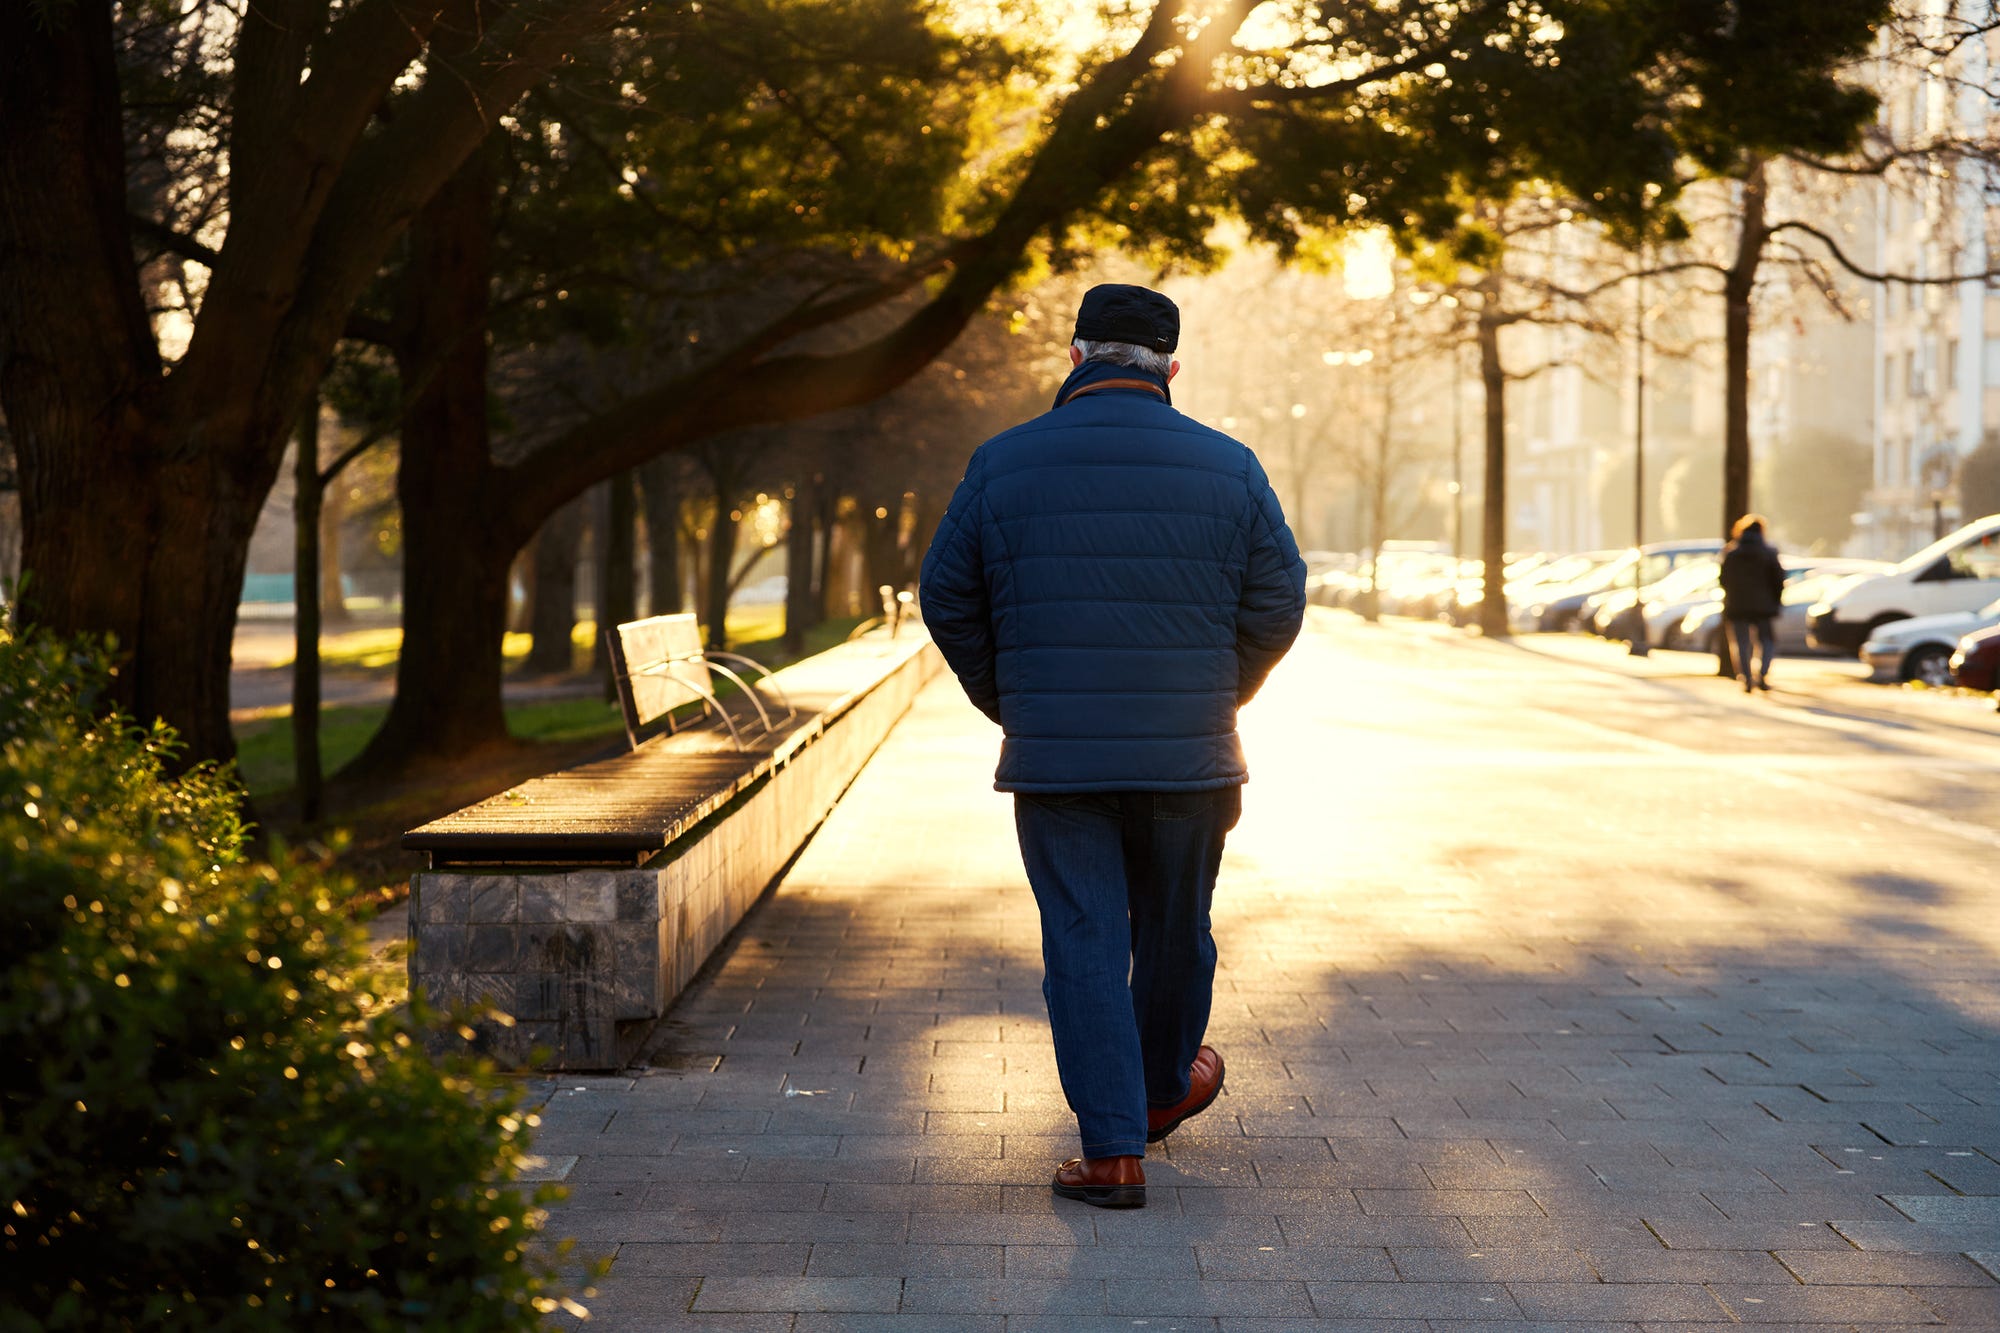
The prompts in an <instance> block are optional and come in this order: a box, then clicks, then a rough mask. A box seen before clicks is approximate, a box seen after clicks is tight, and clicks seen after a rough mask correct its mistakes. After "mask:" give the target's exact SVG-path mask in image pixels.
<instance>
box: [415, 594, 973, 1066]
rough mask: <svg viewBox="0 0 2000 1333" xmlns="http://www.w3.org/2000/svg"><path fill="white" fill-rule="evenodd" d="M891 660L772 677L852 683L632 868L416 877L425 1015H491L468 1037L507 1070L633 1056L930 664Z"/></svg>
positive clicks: (819, 666)
mask: <svg viewBox="0 0 2000 1333" xmlns="http://www.w3.org/2000/svg"><path fill="white" fill-rule="evenodd" d="M918 633H919V634H921V631H918ZM897 649H898V650H897V651H894V652H890V653H887V654H881V653H877V654H876V655H875V657H874V665H873V666H872V667H869V666H865V665H859V664H850V663H844V662H841V661H826V660H820V659H812V660H811V661H810V662H808V663H801V664H799V666H798V667H795V668H792V669H791V670H790V671H787V672H780V673H779V680H780V683H781V684H784V683H786V677H787V676H788V675H789V676H792V681H791V684H792V685H793V686H794V687H795V689H794V693H795V695H801V694H802V695H807V696H811V695H814V694H819V695H821V696H822V697H824V696H825V694H826V691H825V689H824V685H825V683H826V681H827V680H828V679H829V678H833V679H838V676H837V675H835V676H833V677H830V676H829V673H838V672H840V671H842V670H843V669H847V670H849V671H850V672H853V671H859V672H862V673H863V674H862V677H861V678H860V679H859V680H857V681H855V682H853V685H852V687H851V688H848V689H845V690H844V691H842V692H841V693H840V695H839V696H838V698H837V702H833V703H832V704H831V705H830V706H829V707H828V708H827V709H826V711H825V712H824V714H823V715H822V717H821V719H820V725H818V726H816V727H813V728H811V729H810V730H809V731H808V732H807V733H805V739H804V740H803V742H802V743H800V744H797V745H795V746H789V747H786V749H785V750H784V751H783V752H781V754H780V756H777V757H775V758H774V760H773V762H772V765H771V767H770V769H769V771H768V772H766V773H764V774H763V775H762V776H761V777H760V778H759V779H758V780H757V781H756V782H755V783H754V784H753V785H752V786H750V787H749V788H748V789H747V790H745V791H744V792H743V793H741V794H740V795H738V796H737V797H736V798H735V799H734V800H733V801H731V802H730V804H729V805H728V806H726V807H724V808H723V809H722V810H721V811H719V812H718V813H717V814H715V815H714V816H711V817H710V818H709V819H707V820H705V821H704V822H703V823H701V824H700V825H698V826H696V827H695V828H694V829H692V830H690V831H689V832H688V833H687V834H685V835H683V836H682V837H680V838H679V839H677V840H676V841H675V842H674V843H673V844H671V845H670V846H668V847H667V848H666V849H665V850H664V851H662V852H661V853H660V854H659V855H657V856H655V857H653V858H651V859H650V860H649V861H648V863H647V864H645V865H644V866H642V867H640V868H637V869H631V870H606V869H562V868H540V869H538V868H535V867H496V868H480V869H477V870H459V869H450V870H430V871H425V872H423V873H421V874H418V875H416V876H414V877H413V878H412V879H411V882H410V935H411V940H410V981H411V985H412V986H413V987H414V988H417V989H421V990H422V992H423V993H424V995H425V996H426V997H427V998H428V999H429V1000H430V1001H431V1002H432V1003H434V1004H437V1005H440V1006H448V1007H456V1006H460V1005H468V1004H476V1005H479V1006H481V1007H482V1008H483V1009H484V1010H486V1011H487V1016H486V1017H484V1018H482V1019H480V1020H479V1021H477V1022H476V1023H475V1025H474V1026H475V1029H476V1030H477V1031H478V1032H479V1042H480V1044H481V1045H482V1047H483V1048H484V1049H485V1050H486V1051H487V1052H488V1053H490V1054H491V1055H492V1056H493V1057H494V1058H495V1059H497V1060H499V1061H500V1062H502V1063H503V1064H507V1065H512V1066H521V1065H526V1064H530V1063H534V1064H539V1065H541V1066H542V1067H545V1068H552V1069H571V1070H584V1069H609V1068H616V1067H618V1066H619V1065H621V1064H622V1063H623V1060H624V1058H625V1056H626V1055H627V1054H629V1052H626V1051H623V1050H621V1047H620V1038H621V1037H625V1038H628V1039H629V1038H631V1037H633V1036H634V1035H635V1026H634V1025H641V1026H640V1027H639V1028H638V1029H637V1030H638V1031H643V1025H644V1024H646V1023H648V1022H649V1021H650V1020H653V1019H657V1018H659V1017H660V1016H661V1015H662V1014H664V1013H665V1012H666V1010H667V1007H668V1006H669V1005H670V1004H672V1003H673V1000H674V997H676V996H677V995H679V994H680V993H681V991H682V990H683V989H685V988H686V986H687V985H688V983H689V982H690V981H692V980H693V979H694V976H695V974H696V973H697V972H698V971H700V969H701V966H702V964H703V963H705V962H707V961H708V958H709V956H710V955H711V954H712V953H714V952H715V949H716V948H717V946H718V945H720V944H721V943H722V941H723V940H724V939H725V938H726V937H727V936H728V934H729V932H730V931H731V930H733V929H735V927H736V924H737V923H738V922H739V921H741V920H742V919H743V916H744V914H745V913H746V912H748V911H749V910H750V908H751V906H752V905H753V904H754V903H755V902H756V901H757V899H758V897H759V896H761V895H762V893H763V892H764V890H765V889H766V888H767V887H768V886H769V885H770V884H771V882H772V881H773V880H775V879H776V878H777V877H778V874H779V873H780V872H781V871H782V870H783V869H784V867H785V866H786V864H787V863H789V862H790V860H791V858H792V857H793V856H794V855H796V854H797V852H798V850H799V848H800V847H802V846H804V845H805V842H806V840H807V838H809V837H811V835H812V832H813V830H814V829H816V828H818V827H819V824H820V821H822V820H823V819H825V818H826V816H827V813H828V812H829V811H830V810H832V809H833V806H834V803H835V802H836V801H838V800H839V799H840V795H841V793H842V792H844V791H845V790H846V789H847V786H848V784H849V783H851V782H852V781H853V780H854V778H855V776H856V775H857V774H858V773H860V771H861V769H862V767H863V766H864V765H865V764H866V763H867V762H868V758H869V756H870V755H872V754H874V752H875V750H876V747H878V746H879V745H881V743H882V741H883V739H884V738H885V737H887V736H888V734H889V731H890V729H891V728H892V727H894V726H895V724H896V722H897V721H898V720H899V719H900V718H901V717H902V716H903V714H904V713H905V712H906V711H908V709H909V706H910V703H911V701H912V700H913V699H914V698H915V697H916V693H917V691H918V690H919V689H921V688H922V687H923V685H924V683H925V682H926V681H928V680H929V679H930V678H931V676H932V675H934V674H935V673H936V672H937V670H938V669H939V666H940V659H939V657H938V654H937V650H936V649H935V648H932V647H931V646H930V644H929V643H928V641H924V640H922V639H921V638H920V639H918V640H917V641H915V642H911V643H908V645H907V648H905V647H904V645H900V644H899V645H897ZM837 652H838V650H836V653H837ZM823 656H826V655H823ZM854 656H856V657H857V658H858V657H859V656H860V655H859V654H856V655H854ZM794 673H796V674H794ZM815 686H817V687H820V688H818V689H815V688H813V687H815Z"/></svg>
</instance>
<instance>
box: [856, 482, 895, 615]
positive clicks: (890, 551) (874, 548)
mask: <svg viewBox="0 0 2000 1333" xmlns="http://www.w3.org/2000/svg"><path fill="white" fill-rule="evenodd" d="M897 503H900V501H898V502H897ZM876 509H887V510H888V512H887V513H886V514H881V515H877V514H876V512H875V510H876ZM898 519H899V515H898V514H897V506H896V504H889V505H876V506H875V508H874V509H869V510H867V511H866V512H865V513H863V514H862V515H861V522H862V531H863V532H864V533H866V535H867V536H866V541H865V542H864V544H863V546H862V551H863V554H864V558H865V559H866V562H867V577H868V586H867V587H866V588H864V589H862V591H861V599H862V608H863V609H862V614H864V615H873V614H875V613H876V612H877V611H879V610H880V609H881V607H880V603H881V597H880V591H881V589H882V588H883V587H885V586H886V587H890V588H893V587H896V586H897V585H898V584H900V583H901V582H902V572H903V569H902V551H901V549H900V547H899V546H898V544H897V532H896V530H897V528H898V527H900V526H901V524H900V523H899V522H898Z"/></svg>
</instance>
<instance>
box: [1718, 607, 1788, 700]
mask: <svg viewBox="0 0 2000 1333" xmlns="http://www.w3.org/2000/svg"><path fill="white" fill-rule="evenodd" d="M1771 620H1772V617H1770V616H1755V617H1751V618H1749V619H1744V620H1735V619H1732V620H1731V621H1730V622H1729V632H1730V634H1731V635H1733V636H1734V637H1735V640H1736V643H1735V645H1734V646H1735V648H1736V675H1737V678H1738V679H1740V680H1742V681H1743V682H1745V683H1746V684H1755V683H1756V682H1758V681H1761V680H1768V679H1769V678H1770V675H1771V654H1772V650H1773V649H1774V648H1775V647H1776V646H1777V635H1776V633H1775V632H1774V631H1773V630H1772V627H1771ZM1753 632H1754V633H1755V634H1756V636H1757V646H1758V647H1759V648H1760V649H1762V650H1763V653H1762V656H1761V657H1759V659H1758V661H1757V671H1756V673H1755V674H1754V675H1753V674H1752V673H1751V671H1750V635H1751V634H1752V633H1753Z"/></svg>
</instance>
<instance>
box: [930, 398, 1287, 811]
mask: <svg viewBox="0 0 2000 1333" xmlns="http://www.w3.org/2000/svg"><path fill="white" fill-rule="evenodd" d="M1079 390H1081V392H1079ZM1057 401H1058V403H1059V404H1060V405H1059V406H1058V407H1056V408H1055V409H1054V410H1052V411H1050V412H1047V413H1045V414H1044V415H1042V416H1040V417H1037V418H1036V419H1034V420H1033V421H1030V422H1027V423H1026V424H1024V425H1021V426H1017V427H1015V428H1014V429H1013V430H1010V431H1007V432H1006V433H1004V434H1002V435H998V436H995V437H994V438H993V439H991V440H988V441H987V442H986V443H985V444H983V445H981V446H980V448H979V450H978V452H976V453H975V454H973V456H972V461H971V463H970V464H969V465H968V466H967V468H966V473H965V480H964V481H963V482H961V483H960V484H959V488H958V491H957V493H956V494H955V495H954V496H953V497H952V501H951V507H950V509H949V510H948V511H947V512H946V514H945V517H944V521H943V522H942V523H941V524H940V525H939V527H938V532H937V536H936V537H935V538H934V539H933V540H932V542H931V547H930V552H929V554H928V555H926V556H925V558H924V567H923V583H922V596H923V609H924V622H925V625H926V626H927V627H928V628H929V630H930V633H931V636H932V638H933V639H934V640H935V641H936V642H937V645H938V648H939V650H940V651H941V652H942V653H943V654H944V658H945V661H946V662H948V663H949V664H950V666H951V669H952V670H953V671H954V672H956V673H957V675H958V678H959V681H960V683H961V684H962V685H963V686H964V687H965V692H966V694H967V695H968V696H969V697H970V698H971V700H972V702H973V703H974V704H975V705H976V706H977V707H978V708H979V709H980V710H981V711H982V712H984V713H985V714H986V715H987V716H988V717H991V718H992V719H994V720H995V721H996V722H998V723H1000V725H1001V727H1002V728H1003V729H1004V730H1005V732H1006V740H1005V741H1004V743H1003V744H1002V746H1001V750H1000V767H999V771H998V773H996V774H995V781H994V785H995V786H996V787H998V788H999V789H1000V790H1002V791H1025V792H1079V791H1203V790H1209V789H1213V788H1219V787H1227V786H1231V785H1233V784H1236V783H1240V782H1243V781H1245V780H1246V779H1247V778H1248V776H1249V774H1248V771H1247V769H1246V767H1245V765H1244V762H1243V749H1242V746H1241V744H1240V743H1239V741H1238V739H1237V735H1236V709H1237V707H1238V706H1239V705H1240V704H1242V703H1244V702H1246V701H1247V700H1249V698H1250V697H1251V695H1253V694H1255V693H1256V692H1257V688H1258V686H1260V685H1261V684H1263V682H1264V677H1265V676H1266V675H1267V674H1269V672H1270V670H1271V668H1272V667H1274V666H1276V665H1277V663H1278V659H1279V658H1281V657H1283V656H1284V654H1285V652H1286V650H1287V649H1289V648H1290V647H1291V645H1292V640H1293V639H1295V638H1296V637H1297V636H1298V632H1299V626H1300V623H1301V621H1302V620H1303V619H1304V615H1305V564H1304V562H1303V561H1301V560H1300V559H1299V552H1298V547H1297V545H1296V544H1295V543H1294V542H1293V540H1292V534H1291V531H1290V529H1288V528H1287V527H1286V526H1285V516H1284V514H1283V512H1282V511H1281V510H1280V509H1279V507H1278V500H1277V496H1275V495H1274V494H1273V493H1272V491H1271V484H1270V481H1269V480H1268V479H1267V478H1266V477H1265V475H1264V470H1263V468H1262V467H1260V466H1259V465H1258V463H1257V459H1256V457H1255V456H1254V455H1252V454H1251V452H1250V450H1249V449H1247V448H1245V447H1244V446H1243V445H1241V444H1239V443H1237V442H1236V441H1235V440H1232V439H1230V438H1229V437H1228V436H1226V435H1223V434H1221V433H1219V432H1217V431H1213V430H1210V429H1208V428H1207V427H1205V426H1202V425H1200V424H1199V423H1197V422H1195V421H1192V420H1190V419H1188V418H1187V417H1185V416H1182V415H1181V414H1180V413H1179V412H1177V411H1175V410H1174V408H1173V407H1172V406H1170V405H1169V403H1168V402H1167V401H1166V396H1165V386H1164V385H1163V384H1161V383H1160V382H1159V381H1158V380H1157V379H1152V380H1150V381H1149V380H1148V377H1146V376H1144V375H1143V374H1142V373H1141V372H1137V371H1133V370H1130V369H1127V368H1124V367H1115V366H1105V365H1103V364H1102V363H1097V362H1086V363H1084V365H1083V366H1082V367H1081V368H1080V369H1079V370H1078V371H1077V373H1076V374H1074V375H1072V376H1071V377H1070V381H1069V383H1068V384H1066V385H1065V386H1064V395H1063V396H1059V397H1058V400H1057Z"/></svg>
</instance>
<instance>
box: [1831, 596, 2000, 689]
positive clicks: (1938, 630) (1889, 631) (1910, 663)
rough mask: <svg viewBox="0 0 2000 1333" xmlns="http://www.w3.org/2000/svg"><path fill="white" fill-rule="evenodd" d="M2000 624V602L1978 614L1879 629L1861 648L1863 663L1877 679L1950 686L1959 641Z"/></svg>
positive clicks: (1925, 618) (1924, 619) (1903, 622)
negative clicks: (1953, 658) (1953, 657)
mask: <svg viewBox="0 0 2000 1333" xmlns="http://www.w3.org/2000/svg"><path fill="white" fill-rule="evenodd" d="M1995 625H2000V601H1993V602H1989V603H1988V604H1987V605H1985V606H1982V607H1980V608H1979V609H1978V610H1977V611H1946V612H1944V613H1943V614H1941V615H1935V616H1915V617H1913V618H1911V619H1909V620H1895V621H1891V622H1890V623H1888V624H1886V625H1880V626H1877V627H1876V630H1875V633H1874V635H1873V636H1872V637H1871V638H1870V639H1869V640H1868V642H1866V643H1864V644H1862V645H1861V660H1862V661H1864V662H1866V663H1867V664H1868V668H1869V670H1870V671H1872V672H1873V673H1874V674H1875V676H1876V678H1877V679H1885V678H1886V679H1891V680H1901V681H1918V682H1921V683H1922V684H1925V685H1949V684H1951V658H1952V654H1953V653H1954V652H1956V651H1957V649H1958V641H1959V640H1960V639H1962V638H1964V637H1965V636H1966V635H1968V634H1971V633H1973V632H1975V631H1977V630H1982V629H1991V628H1992V627H1993V626H1995Z"/></svg>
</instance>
